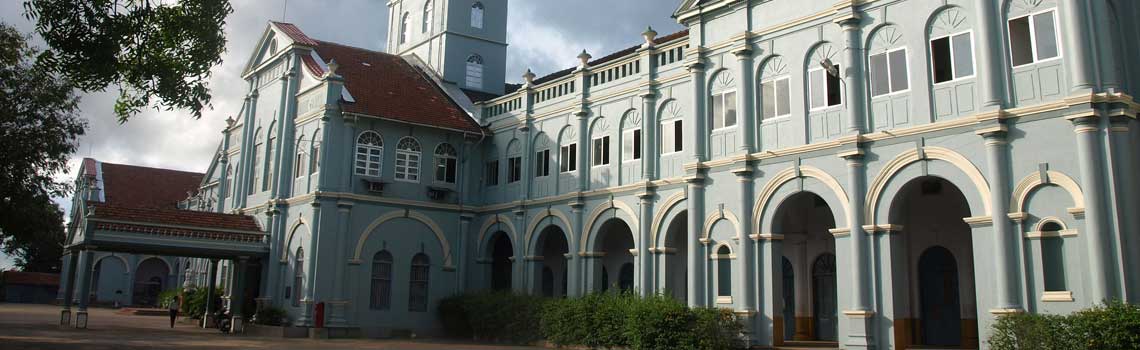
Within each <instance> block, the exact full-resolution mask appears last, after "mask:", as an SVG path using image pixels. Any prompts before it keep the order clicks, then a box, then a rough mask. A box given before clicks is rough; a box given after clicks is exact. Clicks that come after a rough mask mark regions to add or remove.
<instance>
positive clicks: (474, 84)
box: [463, 54, 486, 89]
mask: <svg viewBox="0 0 1140 350" xmlns="http://www.w3.org/2000/svg"><path fill="white" fill-rule="evenodd" d="M472 61H478V62H472ZM464 67H465V69H464V71H463V76H464V80H463V82H464V85H466V86H467V87H470V88H479V89H482V88H483V83H484V80H483V78H484V74H483V73H484V68H486V67H485V65H484V61H483V56H480V55H478V54H471V55H470V56H467V62H466V65H465V66H464Z"/></svg>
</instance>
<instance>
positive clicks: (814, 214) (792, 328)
mask: <svg viewBox="0 0 1140 350" xmlns="http://www.w3.org/2000/svg"><path fill="white" fill-rule="evenodd" d="M832 228H835V217H834V215H833V211H832V209H831V206H830V205H829V204H828V203H827V201H825V200H824V199H823V197H820V196H819V195H817V194H815V193H812V192H806V191H801V192H798V193H795V194H792V195H790V196H788V197H787V198H786V199H784V200H783V201H782V202H781V203H780V205H779V206H778V207H776V211H775V213H774V216H773V219H772V230H773V233H774V234H775V235H778V236H780V237H783V243H782V244H780V245H779V247H780V248H778V249H779V251H776V252H773V254H780V256H782V257H783V260H782V261H783V264H786V266H783V268H782V271H783V273H782V274H780V275H777V276H770V277H769V278H773V279H779V281H777V283H779V285H781V288H780V293H779V294H778V297H777V298H776V300H775V303H774V304H775V305H780V309H781V310H780V312H779V313H778V314H781V315H783V318H784V321H783V323H784V324H783V327H784V328H783V329H784V337H785V338H784V340H791V341H823V342H835V341H836V340H837V339H838V333H839V331H838V329H839V317H838V302H837V299H838V296H837V291H836V289H835V288H836V285H837V283H836V274H835V237H834V236H832V234H831V232H830V231H829V230H830V229H832ZM795 275H800V276H805V277H804V278H798V279H797V278H795ZM785 284H791V285H790V286H789V285H785ZM788 294H790V295H788ZM797 301H807V302H797ZM786 308H793V310H786Z"/></svg>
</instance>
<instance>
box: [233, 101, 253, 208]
mask: <svg viewBox="0 0 1140 350" xmlns="http://www.w3.org/2000/svg"><path fill="white" fill-rule="evenodd" d="M250 84H251V86H250V92H249V95H248V96H246V97H245V104H246V108H245V116H244V120H245V121H244V122H243V123H242V125H243V126H242V134H243V135H245V136H244V137H242V140H243V141H242V149H241V154H242V156H241V159H242V160H241V161H240V163H239V164H238V169H239V172H240V173H241V176H240V177H239V179H238V180H239V181H234V186H237V195H235V196H234V208H245V207H246V200H247V198H248V197H249V193H250V191H251V190H252V188H251V186H253V183H252V182H251V181H252V178H253V172H254V166H255V164H253V158H254V156H253V145H254V144H255V143H256V142H257V140H254V136H255V133H256V132H257V98H258V93H257V86H256V85H253V84H254V83H253V82H251V83H250Z"/></svg>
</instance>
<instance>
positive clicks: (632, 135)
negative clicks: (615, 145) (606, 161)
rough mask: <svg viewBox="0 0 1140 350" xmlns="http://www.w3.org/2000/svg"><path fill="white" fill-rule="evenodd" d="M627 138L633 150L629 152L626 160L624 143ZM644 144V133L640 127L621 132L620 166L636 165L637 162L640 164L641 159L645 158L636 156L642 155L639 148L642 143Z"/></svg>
mask: <svg viewBox="0 0 1140 350" xmlns="http://www.w3.org/2000/svg"><path fill="white" fill-rule="evenodd" d="M627 136H628V137H629V142H631V143H633V149H631V150H630V153H631V154H629V157H628V158H626V154H625V142H626V137H627ZM639 141H640V142H639ZM644 142H645V133H643V132H641V127H636V128H633V129H629V130H623V131H622V132H621V162H622V164H626V163H637V162H640V161H641V159H642V158H645V155H644V154H641V155H638V153H643V152H642V149H641V146H642V143H644Z"/></svg>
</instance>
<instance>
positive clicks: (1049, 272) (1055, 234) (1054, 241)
mask: <svg viewBox="0 0 1140 350" xmlns="http://www.w3.org/2000/svg"><path fill="white" fill-rule="evenodd" d="M1040 231H1041V277H1042V279H1044V282H1045V291H1046V292H1063V291H1067V290H1069V289H1068V285H1067V283H1065V239H1064V238H1062V237H1061V231H1064V227H1063V226H1061V224H1060V223H1058V222H1056V221H1047V222H1045V223H1042V224H1041V226H1040Z"/></svg>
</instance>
